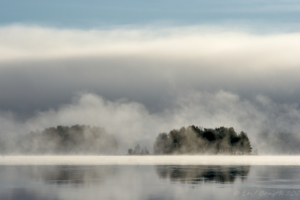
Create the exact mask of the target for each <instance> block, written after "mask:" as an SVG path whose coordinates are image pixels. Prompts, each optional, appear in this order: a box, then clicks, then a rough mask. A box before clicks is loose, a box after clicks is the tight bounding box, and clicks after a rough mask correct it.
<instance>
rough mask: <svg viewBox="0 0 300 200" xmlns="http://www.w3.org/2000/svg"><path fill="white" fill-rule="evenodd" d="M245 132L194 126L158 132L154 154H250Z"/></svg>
mask: <svg viewBox="0 0 300 200" xmlns="http://www.w3.org/2000/svg"><path fill="white" fill-rule="evenodd" d="M251 149H252V148H251V145H250V141H249V138H248V136H247V134H246V133H245V132H243V131H242V132H241V133H240V134H237V133H236V132H235V131H234V129H233V128H225V127H220V128H215V129H206V128H204V129H203V128H200V127H196V126H189V127H187V128H184V127H183V128H181V129H180V130H172V131H170V132H169V133H168V134H167V133H160V134H159V135H158V136H157V138H156V140H155V143H154V153H155V154H185V153H192V154H250V153H251Z"/></svg>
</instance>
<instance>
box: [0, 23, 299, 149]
mask: <svg viewBox="0 0 300 200" xmlns="http://www.w3.org/2000/svg"><path fill="white" fill-rule="evenodd" d="M299 43H300V40H299V33H282V32H277V33H264V34H262V33H257V32H254V31H249V30H248V31H246V30H242V29H237V28H236V29H232V28H228V27H209V26H190V27H170V28H159V29H155V27H154V28H153V27H146V28H138V27H135V28H133V27H129V28H116V29H114V30H97V29H91V30H79V29H57V28H51V27H41V26H28V25H10V26H3V27H1V28H0V52H1V56H0V90H1V94H0V124H1V130H0V134H1V137H3V138H7V137H8V138H11V137H16V136H20V135H24V134H27V133H29V132H31V131H36V130H43V129H45V128H48V127H56V126H58V125H63V126H72V125H75V124H81V125H90V126H97V127H101V128H104V129H105V130H106V131H107V132H109V133H111V134H113V135H115V136H116V138H117V140H118V144H119V152H118V153H120V154H124V153H126V152H127V149H128V148H130V147H134V146H136V145H137V144H140V145H141V146H143V147H146V148H147V149H148V150H149V151H150V152H151V151H152V150H153V142H154V140H155V137H156V136H157V135H158V134H159V133H162V132H169V131H171V130H173V129H180V128H181V127H183V126H185V127H187V126H189V125H195V126H201V127H206V128H216V127H221V126H225V127H234V129H235V130H236V131H237V132H240V131H244V132H246V133H247V134H248V137H249V139H250V141H251V145H252V147H253V149H257V150H258V152H259V154H288V153H291V151H288V150H286V148H275V149H274V144H272V142H271V141H277V142H276V145H277V146H278V145H283V146H284V145H286V143H287V142H286V141H283V140H281V139H280V138H281V136H278V134H279V133H289V134H290V135H291V137H292V138H293V139H292V140H289V144H292V146H297V144H299V142H300V139H299V124H298V122H299V120H300V119H299V118H300V112H299V103H298V99H299V98H300V96H299V94H300V93H299V91H298V90H299V89H298V85H299V84H300V81H299V80H300V79H299V77H298V74H299V73H300V69H299V67H298V66H299V64H300V59H299V56H298V55H297V53H298V52H299V50H300V49H299V48H300V45H299ZM266 132H267V133H268V134H269V135H272V139H270V137H267V138H268V139H265V138H266V137H264V136H262V134H265V133H266ZM277 133H278V134H277ZM281 141H282V143H281ZM294 153H295V152H294Z"/></svg>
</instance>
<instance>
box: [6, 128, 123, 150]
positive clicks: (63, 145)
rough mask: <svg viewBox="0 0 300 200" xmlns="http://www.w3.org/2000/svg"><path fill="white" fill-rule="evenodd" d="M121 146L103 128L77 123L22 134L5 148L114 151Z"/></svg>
mask: <svg viewBox="0 0 300 200" xmlns="http://www.w3.org/2000/svg"><path fill="white" fill-rule="evenodd" d="M117 147H118V144H117V141H116V138H115V137H114V136H113V135H110V134H108V133H106V131H105V130H104V129H103V128H99V127H90V126H85V125H74V126H71V127H68V126H57V127H51V128H47V129H45V130H43V131H42V132H40V131H35V132H31V133H29V134H26V135H23V136H20V137H18V138H16V139H15V140H13V141H10V142H7V143H6V145H5V147H4V151H5V153H8V154H10V153H13V154H110V153H114V152H115V150H116V149H117Z"/></svg>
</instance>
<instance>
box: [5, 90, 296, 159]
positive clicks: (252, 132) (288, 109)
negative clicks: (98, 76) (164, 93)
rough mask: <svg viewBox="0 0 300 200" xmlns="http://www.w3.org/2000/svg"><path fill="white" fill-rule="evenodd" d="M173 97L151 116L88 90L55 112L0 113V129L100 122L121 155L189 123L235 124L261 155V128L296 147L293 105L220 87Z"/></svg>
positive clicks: (264, 146)
mask: <svg viewBox="0 0 300 200" xmlns="http://www.w3.org/2000/svg"><path fill="white" fill-rule="evenodd" d="M174 101H175V102H176V106H175V107H174V108H172V109H165V110H162V111H161V112H158V113H155V114H151V113H149V111H148V110H147V109H146V107H145V106H144V105H142V104H140V103H137V102H129V101H126V100H124V99H120V100H117V101H109V100H105V99H103V98H102V97H100V96H97V95H95V94H91V93H84V94H78V95H77V96H76V97H74V98H73V101H72V102H71V103H69V104H65V105H61V106H60V108H59V109H57V110H48V111H43V112H38V113H36V115H35V116H33V117H32V118H30V119H28V120H27V121H25V122H18V121H16V120H14V119H13V117H11V116H10V117H5V116H2V117H1V118H0V120H1V124H6V126H3V128H2V130H1V132H2V134H14V135H19V134H25V133H28V132H30V131H33V130H36V129H39V130H42V129H44V128H47V127H51V126H57V125H69V126H70V125H74V124H86V125H92V126H99V127H103V128H105V129H106V130H107V131H108V132H110V133H112V134H114V135H115V136H116V137H117V139H118V142H119V146H120V149H119V153H126V152H127V148H130V147H132V146H134V145H135V144H137V143H140V144H142V146H147V147H148V148H149V149H151V150H152V145H153V142H154V140H155V138H156V136H157V135H158V134H159V133H161V132H169V131H170V130H172V129H179V128H181V127H182V126H185V127H186V126H189V125H197V126H202V127H205V128H215V127H220V126H225V127H234V128H235V130H236V131H238V132H240V131H242V130H243V131H245V132H247V133H248V134H249V138H250V141H251V142H252V145H253V147H254V148H258V149H259V152H260V153H262V154H263V153H272V150H273V147H272V143H267V142H268V139H266V140H263V139H264V138H263V137H261V135H260V134H261V133H262V132H265V131H267V132H268V133H272V134H273V133H274V132H275V133H280V132H287V133H293V134H294V135H293V134H292V136H293V138H294V139H293V142H294V143H295V145H296V143H297V142H299V141H300V140H299V139H297V138H299V134H295V133H297V130H299V128H300V127H299V124H298V123H296V122H297V121H299V120H300V111H299V109H297V108H296V107H295V105H288V104H286V105H281V104H276V103H274V102H272V101H271V100H269V99H267V98H266V97H263V96H258V97H257V99H256V100H255V102H250V101H248V100H242V99H240V97H239V96H238V95H236V94H232V93H230V92H225V91H219V92H217V93H199V92H198V93H192V94H190V95H187V96H184V97H181V98H178V99H175V100H174ZM291 119H293V120H291ZM273 135H275V136H276V134H273ZM6 136H7V135H6ZM279 140H280V138H273V139H272V141H276V142H277V147H278V145H280V142H279ZM270 141H271V140H270ZM277 149H278V148H277ZM276 153H284V152H280V151H279V152H278V151H276Z"/></svg>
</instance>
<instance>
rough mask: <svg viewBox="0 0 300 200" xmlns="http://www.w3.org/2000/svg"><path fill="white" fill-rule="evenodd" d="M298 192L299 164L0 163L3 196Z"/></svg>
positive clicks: (61, 198) (15, 199) (76, 199)
mask: <svg viewBox="0 0 300 200" xmlns="http://www.w3.org/2000/svg"><path fill="white" fill-rule="evenodd" d="M250 169H251V170H250ZM288 195H294V196H288ZM299 197H300V166H251V167H250V166H190V165H188V166H174V165H173V166H152V165H125V166H123V165H122V166H121V165H120V166H0V199H5V200H10V199H11V200H19V199H33V200H44V199H48V200H50V199H51V200H52V199H55V200H82V199H86V200H89V199H91V200H94V199H115V200H155V199H165V200H171V199H172V200H181V199H192V200H198V199H211V200H214V199H215V200H223V199H233V200H241V199H242V200H253V199H269V200H271V199H272V200H282V199H295V200H296V199H299Z"/></svg>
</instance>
